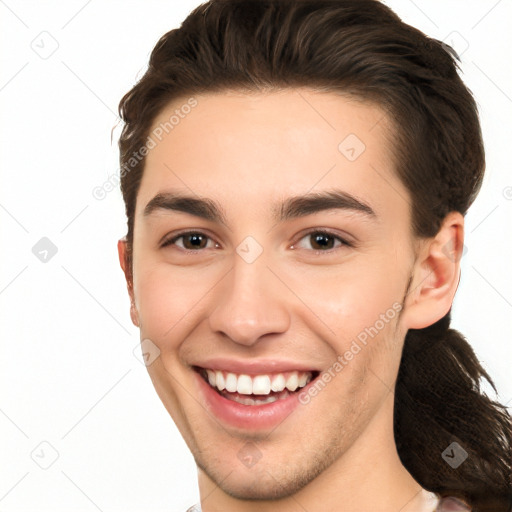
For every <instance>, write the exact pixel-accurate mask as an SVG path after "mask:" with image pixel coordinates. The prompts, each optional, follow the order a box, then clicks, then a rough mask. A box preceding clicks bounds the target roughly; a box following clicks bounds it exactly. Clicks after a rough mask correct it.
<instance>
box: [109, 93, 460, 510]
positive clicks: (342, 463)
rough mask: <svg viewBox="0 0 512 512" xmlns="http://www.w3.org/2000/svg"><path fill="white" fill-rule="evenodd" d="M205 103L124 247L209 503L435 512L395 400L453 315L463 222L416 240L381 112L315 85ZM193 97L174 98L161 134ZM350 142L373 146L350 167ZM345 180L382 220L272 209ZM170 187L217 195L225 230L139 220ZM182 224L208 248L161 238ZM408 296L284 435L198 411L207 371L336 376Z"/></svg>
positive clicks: (169, 156) (150, 178)
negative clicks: (409, 350) (268, 363)
mask: <svg viewBox="0 0 512 512" xmlns="http://www.w3.org/2000/svg"><path fill="white" fill-rule="evenodd" d="M196 99H197V101H198V105H197V106H196V107H195V108H194V109H193V110H192V112H191V113H190V114H189V115H187V116H186V118H184V119H182V120H180V123H179V124H178V125H177V126H175V127H174V129H173V130H172V131H170V132H169V134H168V135H167V136H165V137H164V138H163V139H162V141H161V142H159V143H158V144H157V146H156V147H155V148H154V149H152V150H150V152H149V154H148V156H147V160H146V165H145V170H144V175H143V178H142V182H141V186H140V190H139V192H138V196H137V206H136V212H135V224H134V226H135V229H134V243H133V273H132V272H131V271H130V269H129V268H128V266H127V265H126V260H125V256H126V241H125V240H120V241H119V243H118V250H119V258H120V263H121V266H122V268H123V270H124V272H125V275H126V279H127V284H128V290H129V293H130V296H131V299H132V310H131V316H132V320H133V322H134V324H135V325H137V326H139V327H140V331H141V340H143V339H150V340H151V341H152V342H153V343H154V344H155V345H156V346H157V347H158V349H159V350H160V355H159V357H158V358H157V359H156V360H155V361H154V362H153V363H152V364H151V365H150V366H148V371H149V374H150V377H151V379H152V381H153V384H154V386H155V389H156V391H157V393H158V395H159V396H160V398H161V400H162V402H163V404H164V406H165V407H166V409H167V410H168V412H169V413H170V415H171V416H172V418H173V420H174V421H175V422H176V425H177V426H178V428H179V430H180V432H181V434H182V435H183V437H184V439H185V441H186V442H187V444H188V446H189V448H190V450H191V452H192V454H193V456H194V458H195V460H196V463H197V465H198V471H199V489H200V494H201V504H202V508H203V511H204V512H213V511H219V512H220V511H223V512H225V511H235V510H236V511H256V510H257V511H260V512H261V511H270V510H272V511H283V512H284V511H286V512H292V511H303V510H308V511H311V512H312V511H320V510H321V511H340V510H343V511H353V512H356V511H361V510H377V509H378V510H379V511H381V512H391V511H392V512H397V511H399V510H400V511H401V512H412V511H414V512H418V511H422V510H425V511H427V510H428V511H431V510H433V508H434V506H435V503H434V501H433V500H434V496H433V495H432V494H430V493H427V492H426V491H424V490H422V489H421V487H420V486H419V484H418V483H417V482H416V481H415V480H414V479H413V478H412V476H411V475H410V474H409V473H408V472H407V471H406V469H405V468H404V467H403V465H402V464H401V462H400V460H399V458H398V455H397V452H396V446H395V443H394V438H393V400H394V393H393V391H394V386H395V381H396V376H397V373H398V367H399V362H400V355H401V350H402V346H403V341H404V337H405V334H406V332H407V330H408V329H410V328H423V327H426V326H428V325H431V324H432V323H433V322H435V321H436V320H438V319H439V318H441V317H442V316H444V315H445V314H446V313H447V312H448V310H449V309H450V307H451V303H452V300H453V296H454V294H455V291H456V288H457V284H458V280H459V259H460V258H459V256H460V251H461V247H462V240H463V222H464V221H463V217H462V216H461V215H460V214H459V213H455V212H454V213H451V214H450V215H448V216H447V217H446V219H445V221H444V222H443V224H442V227H441V229H440V231H439V233H438V234H437V235H436V237H433V238H432V239H427V240H425V239H422V240H418V239H416V238H414V236H413V235H412V233H411V214H410V209H411V205H410V196H409V193H408V191H407V190H406V189H405V187H404V186H403V184H402V183H401V182H400V181H399V179H398V178H397V177H396V176H395V174H394V171H393V159H392V148H391V144H390V135H392V127H391V126H390V124H389V123H388V121H387V119H386V118H385V117H384V115H383V113H382V111H381V110H380V109H379V108H378V107H377V106H373V105H370V104H368V103H363V102H360V101H356V100H354V99H350V98H348V97H344V96H341V95H339V94H335V93H331V92H329V93H326V92H316V91H313V90H311V89H306V88H304V89H287V90H281V91H273V92H267V93H265V92H257V93H251V94H247V93H241V92H227V91H226V92H222V93H216V94H204V95H198V96H196ZM185 101H186V98H185V99H183V98H182V99H180V100H176V101H174V102H173V103H172V104H170V105H168V107H167V108H166V109H165V110H164V111H163V112H161V114H160V115H159V116H158V118H157V119H155V122H154V127H156V126H158V124H159V123H160V122H163V121H165V120H167V119H168V118H169V116H170V115H171V114H172V113H173V112H174V110H175V109H176V108H179V106H180V105H181V104H184V103H185ZM348 134H356V135H357V137H358V138H359V139H360V140H361V141H363V142H364V144H365V146H366V149H365V151H364V152H363V153H362V154H361V155H360V156H359V157H358V158H357V159H356V160H355V161H349V160H348V159H347V158H346V157H345V156H344V155H343V154H342V153H341V152H340V151H339V150H338V145H339V144H340V142H341V141H342V140H343V139H344V138H345V137H346V136H347V135H348ZM334 188H336V189H342V190H343V191H345V192H347V193H350V194H352V195H353V196H355V197H357V198H358V199H360V200H362V201H364V202H365V203H367V204H368V205H370V206H371V208H372V209H373V210H374V212H375V214H376V216H375V218H374V217H370V216H367V215H363V214H361V213H357V212H354V211H350V210H344V209H331V210H326V211H321V212H315V213H313V214H311V215H308V216H305V217H301V218H295V219H289V220H286V221H283V222H276V221H275V219H274V218H273V217H272V215H271V213H272V211H273V210H272V208H273V205H275V204H279V203H280V202H281V201H283V200H285V199H286V198H288V197H290V196H298V195H303V194H306V193H309V192H321V191H327V190H332V189H334ZM171 191H174V192H182V193H187V194H190V195H194V196H200V197H207V198H210V199H212V200H215V201H216V202H218V204H219V205H220V206H221V207H222V209H223V211H224V213H225V217H226V223H225V224H223V223H219V222H213V221H209V220H205V219H201V218H198V217H196V216H193V215H190V214H187V213H182V212H172V211H165V210H156V211H154V212H153V213H152V214H151V215H148V216H144V214H143V210H144V207H145V206H146V204H147V203H148V202H149V201H150V200H151V199H152V198H153V197H154V196H155V195H156V194H158V193H161V192H171ZM320 228H322V229H327V230H329V231H331V232H333V234H334V236H340V237H341V238H344V239H346V240H350V241H351V242H352V243H353V246H352V247H351V246H347V245H344V244H342V243H341V242H340V241H339V240H338V241H337V239H336V238H334V239H329V238H328V239H327V240H328V241H329V243H331V244H333V245H329V246H328V247H327V248H326V249H325V248H324V249H321V248H320V249H319V250H315V249H318V245H314V239H312V237H311V236H308V233H307V232H308V231H309V230H311V229H320ZM182 230H193V231H200V232H202V233H204V234H205V235H207V237H209V238H206V240H205V243H206V241H207V245H206V246H205V248H202V249H194V246H193V245H192V244H191V243H190V238H186V239H183V238H181V239H179V240H177V242H176V244H174V245H169V246H167V247H161V246H160V245H159V242H161V241H162V239H163V238H164V237H166V236H167V238H169V236H168V235H172V234H177V233H179V232H180V231H182ZM247 236H251V237H253V238H254V239H255V240H256V241H257V242H258V244H259V245H260V246H261V247H262V248H263V253H262V254H261V255H260V256H259V257H258V258H257V259H256V260H255V261H254V262H252V263H247V262H246V261H245V260H244V259H243V258H241V257H240V256H239V255H238V254H237V252H236V248H237V246H238V245H239V244H240V243H241V242H242V241H243V240H244V239H245V238H246V237H247ZM184 243H185V244H186V245H185V246H184V245H183V244H184ZM183 247H187V248H189V249H190V250H191V251H192V250H195V251H196V252H195V253H192V254H190V253H186V252H185V251H184V249H183ZM447 247H450V250H451V257H449V254H448V251H447ZM453 255H455V257H453ZM408 285H409V287H408ZM404 298H405V301H404ZM396 303H398V304H402V306H403V309H402V311H401V313H400V314H399V315H396V316H395V317H394V318H393V319H391V320H389V321H388V323H386V324H385V326H384V328H382V329H381V330H380V331H379V332H378V334H377V335H376V336H374V337H373V338H372V339H371V340H369V342H368V343H367V345H366V346H364V347H363V348H362V350H361V351H360V352H359V353H358V354H357V355H355V356H354V358H353V359H352V360H351V361H349V362H348V364H346V365H345V366H344V367H343V370H342V371H340V372H338V373H337V374H336V376H335V378H333V379H332V380H331V381H330V382H329V383H328V384H327V385H326V386H325V388H324V389H322V391H321V392H320V393H319V394H318V395H317V396H316V397H315V398H314V399H312V400H311V401H310V403H308V404H307V405H301V406H299V407H298V408H296V409H295V410H294V411H293V412H292V413H291V414H290V415H289V416H288V417H287V418H286V419H285V421H283V422H282V423H281V424H280V425H279V426H278V427H277V428H275V429H274V430H264V431H257V432H248V431H246V430H243V429H235V428H233V427H230V426H229V425H226V424H223V423H222V422H220V421H219V420H218V419H217V418H215V417H214V416H213V415H212V414H211V413H210V412H209V411H207V410H206V408H205V406H204V404H203V403H202V399H201V397H200V395H199V391H198V388H197V385H196V381H195V378H194V377H195V375H194V373H193V370H192V369H191V367H192V366H193V365H194V364H198V363H199V362H201V361H205V360H207V359H208V357H214V356H222V357H228V358H235V359H247V360H249V359H253V358H256V359H258V358H261V359H263V358H270V359H286V360H292V361H296V362H300V363H305V362H307V363H309V364H311V366H312V367H315V368H320V369H323V370H327V369H328V368H329V367H331V366H332V364H333V363H334V362H335V361H336V358H337V356H338V355H339V354H344V353H345V352H346V351H347V350H348V349H349V347H350V345H351V343H352V341H353V340H354V339H355V338H356V337H357V335H358V334H359V333H361V332H362V331H364V329H365V328H367V327H369V326H373V325H375V323H376V321H377V320H378V319H379V318H380V315H382V314H385V313H386V311H387V310H389V308H391V307H392V305H393V304H396ZM248 441H251V442H252V443H254V445H255V446H256V447H257V448H258V450H259V453H260V454H261V458H260V459H259V461H258V462H257V463H256V464H255V465H254V466H252V467H250V468H248V467H246V466H244V465H243V464H242V463H241V462H240V460H239V458H238V457H237V454H238V452H239V450H240V449H241V448H242V447H243V446H244V445H245V444H246V443H247V442H248ZM254 500H258V501H254Z"/></svg>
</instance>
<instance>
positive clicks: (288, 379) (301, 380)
mask: <svg viewBox="0 0 512 512" xmlns="http://www.w3.org/2000/svg"><path fill="white" fill-rule="evenodd" d="M206 373H207V376H208V382H209V383H210V386H213V387H216V388H217V389H219V390H220V391H222V390H224V389H225V390H226V391H229V392H230V393H235V392H236V393H240V394H242V395H251V394H254V395H268V394H270V392H271V391H274V392H280V391H284V389H285V388H286V389H288V390H289V391H295V390H296V389H297V388H302V387H304V386H305V385H306V384H307V383H308V382H309V381H310V380H311V378H312V374H311V372H299V371H294V372H286V373H284V374H283V373H277V374H272V375H253V376H251V375H246V374H240V375H238V374H235V373H226V372H222V371H220V370H206Z"/></svg>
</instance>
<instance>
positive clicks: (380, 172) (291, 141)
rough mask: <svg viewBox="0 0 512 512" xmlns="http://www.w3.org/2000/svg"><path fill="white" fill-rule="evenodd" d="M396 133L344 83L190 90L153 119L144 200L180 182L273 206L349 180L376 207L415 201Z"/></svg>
mask: <svg viewBox="0 0 512 512" xmlns="http://www.w3.org/2000/svg"><path fill="white" fill-rule="evenodd" d="M392 135H393V132H392V128H391V125H390V123H389V121H388V119H387V117H386V116H385V114H384V113H383V111H382V110H381V109H380V108H379V107H378V106H376V105H374V104H371V103H366V102H363V101H361V100H358V99H355V98H350V97H348V96H344V95H341V94H338V93H334V92H329V93H325V92H322V93H319V92H315V91H312V90H310V89H285V90H280V91H273V92H258V93H256V92H251V93H241V92H233V91H230V92H228V91H225V92H220V93H211V94H202V95H196V96H194V97H193V100H191V98H190V97H182V98H180V99H177V100H175V101H173V102H172V103H170V104H169V105H168V106H167V107H166V108H165V109H164V110H163V111H162V112H161V113H160V114H159V115H158V116H157V118H156V119H155V121H154V123H153V126H152V128H151V131H150V134H149V136H150V137H151V138H152V139H153V141H154V147H153V148H152V149H151V150H150V151H149V153H148V155H147V157H146V163H145V170H144V175H143V179H142V183H141V187H140V190H139V196H138V200H137V210H138V212H139V214H140V211H141V209H143V208H144V205H145V204H146V203H147V202H148V201H149V200H150V199H151V198H152V197H153V196H154V195H156V194H157V193H161V192H165V191H168V190H177V191H180V192H183V193H188V194H190V193H192V194H195V195H199V196H207V197H212V198H215V199H216V200H218V201H219V202H221V203H223V204H226V205H227V206H228V207H229V205H230V204H231V205H236V204H237V203H240V202H243V203H244V204H245V205H246V206H247V207H248V208H249V206H251V207H252V208H253V210H254V211H255V212H257V211H258V210H260V211H261V213H263V211H264V210H265V209H266V205H267V203H268V202H269V201H270V202H272V203H278V202H279V201H281V200H282V199H284V198H286V197H288V196H292V195H301V194H305V193H307V192H315V191H322V190H328V189H331V188H336V189H339V188H340V187H341V188H343V190H345V191H346V192H347V193H349V194H352V195H354V196H355V197H360V198H361V199H365V200H367V201H368V202H371V203H372V204H374V205H375V209H376V210H379V209H382V208H386V203H390V204H388V205H387V206H393V204H392V203H394V204H395V205H397V203H398V201H399V200H401V202H402V203H404V204H402V205H401V206H402V209H404V208H405V209H407V201H408V199H407V197H408V194H407V191H406V190H405V188H404V187H403V186H402V184H401V183H400V181H399V180H398V178H397V177H396V175H395V172H394V169H393V167H394V164H393V153H392V145H391V139H392ZM397 206H398V205H397ZM402 213H403V212H402Z"/></svg>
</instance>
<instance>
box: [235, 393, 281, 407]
mask: <svg viewBox="0 0 512 512" xmlns="http://www.w3.org/2000/svg"><path fill="white" fill-rule="evenodd" d="M232 400H233V401H234V402H238V403H239V404H243V405H263V404H270V403H272V402H276V401H277V400H279V398H278V397H277V396H268V397H267V398H249V397H241V396H236V395H235V396H234V397H233V398H232Z"/></svg>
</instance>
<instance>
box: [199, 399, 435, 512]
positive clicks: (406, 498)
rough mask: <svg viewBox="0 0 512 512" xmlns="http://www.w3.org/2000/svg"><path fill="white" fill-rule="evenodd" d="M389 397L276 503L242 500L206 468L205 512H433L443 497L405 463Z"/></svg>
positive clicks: (203, 480) (203, 484) (202, 482)
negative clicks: (320, 467) (334, 454)
mask: <svg viewBox="0 0 512 512" xmlns="http://www.w3.org/2000/svg"><path fill="white" fill-rule="evenodd" d="M393 399H394V395H393V393H389V394H388V395H387V397H386V399H385V400H384V401H383V403H382V407H381V408H380V409H379V412H378V413H377V414H376V415H375V416H374V417H373V419H372V421H371V422H370V423H369V424H368V425H367V427H366V428H365V430H364V432H362V433H361V434H360V435H359V437H358V438H357V439H356V440H355V442H354V443H353V444H352V445H351V446H350V448H349V449H348V450H347V451H345V452H344V453H343V454H341V455H340V456H339V458H338V459H336V461H335V462H334V463H333V464H332V465H331V466H329V467H328V468H327V469H326V470H325V471H324V472H322V473H321V474H320V475H319V476H318V477H317V478H315V479H314V480H313V481H311V482H310V483H309V484H308V485H307V486H305V487H304V488H303V489H301V490H300V491H299V492H298V493H296V494H294V495H293V496H289V497H287V498H283V499H280V500H277V501H271V502H270V501H264V502H262V501H243V500H239V499H236V498H233V497H231V496H229V495H227V494H226V493H224V492H223V491H222V489H221V485H222V484H220V486H219V485H218V484H216V483H215V482H213V481H212V480H211V479H210V478H209V477H208V476H207V475H206V474H205V473H204V471H202V470H199V473H198V475H199V491H200V495H201V506H202V511H203V512H235V511H236V512H271V511H272V512H303V511H304V510H322V511H323V512H360V511H361V510H379V512H396V511H397V510H400V512H432V511H433V510H434V509H435V508H436V505H437V501H438V498H437V497H436V496H435V495H434V494H432V493H429V492H427V491H425V490H424V489H422V487H421V486H420V485H419V484H418V483H417V482H416V481H415V480H414V478H413V477H412V476H411V475H410V473H409V472H408V471H407V470H406V469H405V467H404V466H403V464H402V463H401V461H400V459H399V457H398V453H397V451H396V445H395V442H394V435H393Z"/></svg>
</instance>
